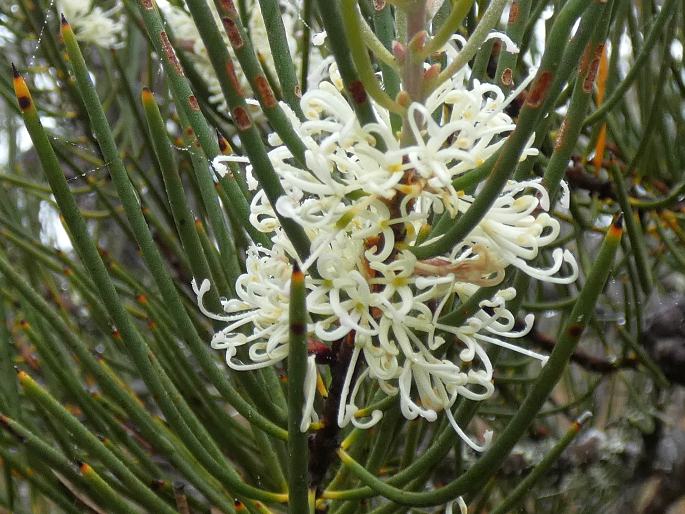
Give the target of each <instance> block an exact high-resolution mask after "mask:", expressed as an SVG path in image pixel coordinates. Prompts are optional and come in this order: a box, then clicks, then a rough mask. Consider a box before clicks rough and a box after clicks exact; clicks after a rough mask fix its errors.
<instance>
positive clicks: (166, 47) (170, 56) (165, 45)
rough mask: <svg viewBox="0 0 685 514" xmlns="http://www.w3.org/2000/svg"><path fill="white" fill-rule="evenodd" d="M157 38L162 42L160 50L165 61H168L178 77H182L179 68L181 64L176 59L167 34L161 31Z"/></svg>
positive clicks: (180, 68) (181, 71)
mask: <svg viewBox="0 0 685 514" xmlns="http://www.w3.org/2000/svg"><path fill="white" fill-rule="evenodd" d="M159 38H160V39H161V40H162V50H163V51H164V54H165V55H166V58H167V61H169V64H171V65H172V66H173V68H174V70H175V71H176V73H177V74H178V75H180V76H183V68H182V67H181V63H180V62H178V57H176V52H175V51H174V47H173V46H171V41H169V36H167V33H166V32H165V31H162V32H160V33H159Z"/></svg>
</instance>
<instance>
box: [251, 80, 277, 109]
mask: <svg viewBox="0 0 685 514" xmlns="http://www.w3.org/2000/svg"><path fill="white" fill-rule="evenodd" d="M255 89H256V90H257V94H258V95H259V98H261V100H262V105H263V106H264V107H266V108H267V109H269V108H271V107H274V106H275V105H276V97H275V96H274V92H273V91H272V90H271V86H270V85H269V81H268V80H266V77H265V76H264V75H257V77H256V78H255Z"/></svg>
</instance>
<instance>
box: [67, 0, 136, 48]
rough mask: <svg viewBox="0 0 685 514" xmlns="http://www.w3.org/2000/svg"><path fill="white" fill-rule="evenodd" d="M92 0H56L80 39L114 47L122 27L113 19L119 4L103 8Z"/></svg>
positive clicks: (120, 21) (121, 24) (119, 20)
mask: <svg viewBox="0 0 685 514" xmlns="http://www.w3.org/2000/svg"><path fill="white" fill-rule="evenodd" d="M93 4H94V2H93V0H58V2H57V8H58V9H59V10H60V12H61V13H62V14H64V16H65V18H66V19H67V20H68V21H69V23H70V24H71V26H72V28H73V29H74V32H75V33H76V35H77V36H78V38H79V40H80V41H83V42H87V43H92V44H94V45H97V46H103V47H116V46H117V44H118V42H119V36H120V34H121V32H122V31H123V29H124V22H123V20H122V19H115V14H117V12H118V11H119V8H120V6H115V7H112V8H111V9H107V10H105V9H103V8H102V7H99V6H97V5H93Z"/></svg>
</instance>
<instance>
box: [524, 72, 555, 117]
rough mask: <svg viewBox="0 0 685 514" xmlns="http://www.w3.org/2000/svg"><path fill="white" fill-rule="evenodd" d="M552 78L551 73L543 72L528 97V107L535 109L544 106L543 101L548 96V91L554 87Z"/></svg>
mask: <svg viewBox="0 0 685 514" xmlns="http://www.w3.org/2000/svg"><path fill="white" fill-rule="evenodd" d="M552 77H553V75H552V72H551V71H543V72H542V74H541V75H540V76H539V77H538V79H537V80H536V81H535V84H533V88H532V89H531V91H530V93H528V96H527V97H526V105H528V106H529V107H532V108H534V109H536V108H538V107H540V106H541V105H542V101H543V100H544V99H545V97H546V96H547V91H549V87H550V86H551V85H552Z"/></svg>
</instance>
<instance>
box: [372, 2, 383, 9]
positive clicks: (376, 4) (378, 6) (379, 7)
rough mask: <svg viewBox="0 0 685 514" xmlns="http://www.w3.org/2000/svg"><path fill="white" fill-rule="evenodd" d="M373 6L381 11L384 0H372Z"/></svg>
mask: <svg viewBox="0 0 685 514" xmlns="http://www.w3.org/2000/svg"><path fill="white" fill-rule="evenodd" d="M373 8H374V9H376V10H377V11H382V10H383V9H385V0H373Z"/></svg>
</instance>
